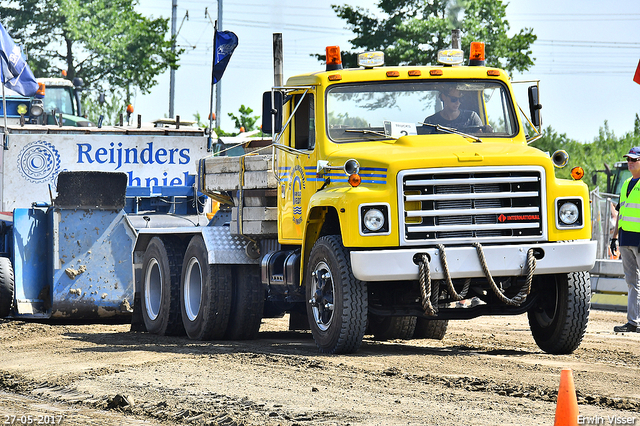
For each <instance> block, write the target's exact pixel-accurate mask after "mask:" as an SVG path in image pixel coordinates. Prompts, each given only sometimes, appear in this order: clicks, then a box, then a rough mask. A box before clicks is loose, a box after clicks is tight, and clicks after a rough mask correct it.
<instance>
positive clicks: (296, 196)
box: [291, 166, 305, 225]
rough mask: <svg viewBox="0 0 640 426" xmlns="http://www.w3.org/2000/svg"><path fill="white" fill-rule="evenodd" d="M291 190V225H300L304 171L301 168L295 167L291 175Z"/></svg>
mask: <svg viewBox="0 0 640 426" xmlns="http://www.w3.org/2000/svg"><path fill="white" fill-rule="evenodd" d="M291 176H292V177H293V179H292V180H291V190H292V191H293V194H292V195H293V200H292V201H293V223H295V224H296V225H300V224H301V223H302V190H303V189H304V188H305V177H304V170H302V167H300V166H295V167H294V168H293V173H292V174H291Z"/></svg>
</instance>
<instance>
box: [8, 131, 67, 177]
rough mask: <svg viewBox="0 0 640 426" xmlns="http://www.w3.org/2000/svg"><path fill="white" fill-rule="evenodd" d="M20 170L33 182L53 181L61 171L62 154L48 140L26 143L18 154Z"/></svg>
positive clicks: (23, 175)
mask: <svg viewBox="0 0 640 426" xmlns="http://www.w3.org/2000/svg"><path fill="white" fill-rule="evenodd" d="M18 170H19V171H20V174H21V175H22V177H23V178H25V179H26V180H28V181H29V182H32V183H47V182H51V183H53V182H54V181H55V180H56V178H57V177H58V173H59V172H60V154H59V153H58V150H57V149H56V148H55V147H54V146H53V145H52V144H50V143H49V142H47V141H34V142H30V143H28V144H27V145H25V146H24V147H23V148H22V150H21V151H20V154H18Z"/></svg>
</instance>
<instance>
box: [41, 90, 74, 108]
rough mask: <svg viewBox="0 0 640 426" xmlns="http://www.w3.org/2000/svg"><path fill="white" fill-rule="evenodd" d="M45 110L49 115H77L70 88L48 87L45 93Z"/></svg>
mask: <svg viewBox="0 0 640 426" xmlns="http://www.w3.org/2000/svg"><path fill="white" fill-rule="evenodd" d="M44 109H45V111H47V113H49V114H50V113H52V112H54V111H55V112H56V113H63V114H70V115H76V110H75V107H74V104H73V92H72V90H71V88H70V87H50V86H47V87H46V89H45V92H44Z"/></svg>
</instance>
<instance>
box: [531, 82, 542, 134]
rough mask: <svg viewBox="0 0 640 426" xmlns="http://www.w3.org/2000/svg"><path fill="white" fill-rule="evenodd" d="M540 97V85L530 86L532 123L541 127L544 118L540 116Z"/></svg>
mask: <svg viewBox="0 0 640 426" xmlns="http://www.w3.org/2000/svg"><path fill="white" fill-rule="evenodd" d="M541 109H542V105H540V97H539V95H538V86H529V112H530V113H531V123H532V124H533V125H534V126H536V127H540V125H541V124H542V119H541V118H540V110H541Z"/></svg>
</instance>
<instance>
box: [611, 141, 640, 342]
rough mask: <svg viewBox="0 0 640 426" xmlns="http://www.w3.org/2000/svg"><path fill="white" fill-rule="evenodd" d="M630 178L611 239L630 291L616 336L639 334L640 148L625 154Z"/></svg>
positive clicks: (617, 207)
mask: <svg viewBox="0 0 640 426" xmlns="http://www.w3.org/2000/svg"><path fill="white" fill-rule="evenodd" d="M624 157H626V159H627V164H628V166H629V171H630V172H631V177H630V178H629V179H627V180H626V181H625V182H624V183H623V184H622V190H621V191H620V202H619V203H618V205H617V206H616V210H618V212H619V214H618V220H617V221H616V227H615V230H614V232H613V238H611V244H610V248H611V253H612V254H615V252H616V243H617V242H618V238H619V239H620V241H619V242H620V244H619V248H620V257H621V258H622V268H623V270H624V279H625V281H626V282H627V286H628V287H629V293H628V296H627V323H626V324H625V325H618V326H615V327H613V331H614V332H616V333H629V332H640V329H639V328H638V326H640V291H639V290H640V284H639V283H640V185H637V183H638V179H640V147H634V148H631V149H630V150H629V153H627V154H625V155H624Z"/></svg>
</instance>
